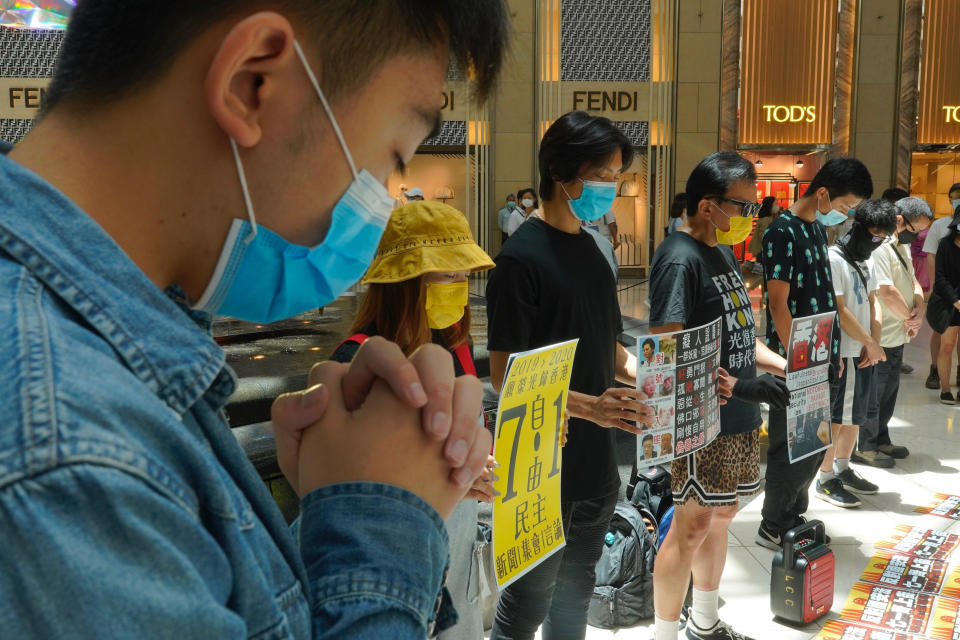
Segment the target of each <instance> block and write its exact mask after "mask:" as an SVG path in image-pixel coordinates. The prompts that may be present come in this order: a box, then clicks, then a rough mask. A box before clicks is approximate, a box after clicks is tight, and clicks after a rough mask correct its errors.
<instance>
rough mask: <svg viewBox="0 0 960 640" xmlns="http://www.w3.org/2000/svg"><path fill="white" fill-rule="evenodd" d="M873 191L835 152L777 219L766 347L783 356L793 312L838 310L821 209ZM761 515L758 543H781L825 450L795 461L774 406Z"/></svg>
mask: <svg viewBox="0 0 960 640" xmlns="http://www.w3.org/2000/svg"><path fill="white" fill-rule="evenodd" d="M872 193H873V181H872V179H871V178H870V172H869V171H867V168H866V167H865V166H864V165H863V163H862V162H860V161H859V160H857V159H855V158H835V159H833V160H831V161H829V162H828V163H827V164H825V165H824V166H823V168H822V169H820V171H819V172H818V173H817V175H816V176H815V177H814V179H813V182H811V183H810V187H809V188H808V189H807V192H806V194H804V196H803V197H802V198H800V199H799V200H797V201H796V202H795V203H794V204H793V206H791V207H790V209H788V210H787V211H784V212H783V213H782V214H781V215H780V216H779V217H778V218H777V219H776V220H774V221H773V222H772V223H771V224H770V227H769V228H768V229H767V232H766V233H765V234H764V236H763V270H764V279H765V281H766V287H765V289H766V296H767V298H766V301H767V304H766V307H767V346H769V347H770V348H771V349H772V350H774V351H776V352H778V353H780V354H781V355H784V356H785V355H786V350H785V348H784V344H786V342H787V341H788V340H789V339H790V325H791V322H792V321H793V318H801V317H804V316H810V315H814V314H817V313H826V312H828V311H835V310H836V308H837V304H836V300H835V298H834V294H833V276H832V273H831V270H830V260H829V258H828V256H827V233H826V230H825V228H824V226H823V225H822V224H821V223H820V222H819V221H818V220H817V214H818V213H819V214H821V215H825V216H829V215H830V214H832V213H835V212H839V213H842V214H846V212H847V211H849V210H850V209H852V208H854V207H856V206H857V205H858V204H859V203H860V202H862V201H863V200H865V199H867V198H869V197H870V195H871V194H872ZM832 351H833V354H832V355H833V358H832V360H833V364H832V365H831V368H832V369H833V372H834V374H835V375H839V374H840V366H842V365H841V363H840V329H839V326H838V325H837V324H836V322H835V323H834V331H833V340H832ZM769 433H770V446H769V448H768V450H767V470H766V476H765V477H766V486H765V489H764V491H765V495H764V499H763V511H762V513H763V520H762V522H761V523H760V528H759V530H758V531H757V537H756V539H755V540H756V543H757V544H759V545H760V546H763V547H766V548H768V549H772V550H777V549H780V548H781V546H782V542H783V534H784V533H786V532H787V530H789V529H791V528H793V527H794V526H796V525H798V524H800V523H801V522H803V521H804V518H803V514H804V513H805V512H806V510H807V507H808V506H809V503H810V498H809V489H810V483H811V482H813V479H814V477H815V476H816V474H817V471H818V470H819V468H820V464H821V462H822V460H823V454H822V453H821V454H819V455H814V456H810V457H807V458H804V459H803V460H798V461H796V462H794V463H793V464H791V463H790V457H789V449H788V443H787V413H786V411H785V410H774V409H772V408H771V410H770V426H769Z"/></svg>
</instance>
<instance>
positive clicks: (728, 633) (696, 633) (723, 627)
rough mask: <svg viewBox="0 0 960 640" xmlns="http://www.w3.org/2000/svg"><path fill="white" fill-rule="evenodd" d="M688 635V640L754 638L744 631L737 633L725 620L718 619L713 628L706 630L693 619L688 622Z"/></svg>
mask: <svg viewBox="0 0 960 640" xmlns="http://www.w3.org/2000/svg"><path fill="white" fill-rule="evenodd" d="M686 635H687V639H688V640H753V638H750V637H748V636H745V635H743V634H742V633H737V632H736V631H734V630H733V629H731V628H730V625H728V624H727V623H726V622H724V621H723V620H720V621H718V622H717V624H715V625H713V628H712V629H708V630H706V631H704V630H701V629H699V628H697V625H696V624H695V623H694V622H693V621H692V620H691V621H690V622H689V623H688V624H687V629H686Z"/></svg>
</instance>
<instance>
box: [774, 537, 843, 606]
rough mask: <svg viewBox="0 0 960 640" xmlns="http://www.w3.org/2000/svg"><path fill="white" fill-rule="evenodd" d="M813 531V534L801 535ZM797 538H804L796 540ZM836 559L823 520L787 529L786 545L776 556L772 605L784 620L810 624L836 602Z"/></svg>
mask: <svg viewBox="0 0 960 640" xmlns="http://www.w3.org/2000/svg"><path fill="white" fill-rule="evenodd" d="M811 530H812V531H813V532H814V535H813V537H812V538H811V537H809V536H807V537H801V535H802V534H804V533H807V532H809V531H811ZM797 538H801V539H800V540H799V542H796V540H797ZM835 571H836V560H835V558H834V556H833V551H831V550H830V547H828V546H827V545H826V533H825V532H824V528H823V523H822V522H821V521H819V520H811V521H810V522H805V523H803V524H801V525H799V526H796V527H794V528H793V529H790V530H789V531H787V533H786V534H785V535H784V536H783V549H782V550H780V551H778V552H777V555H775V556H774V557H773V566H772V569H771V571H770V609H771V610H772V611H773V615H774V616H775V617H777V618H779V619H781V620H784V621H786V622H790V623H793V624H797V625H806V624H810V623H811V622H813V621H814V620H816V619H817V618H819V617H821V616H822V615H824V614H825V613H827V612H828V611H830V607H832V606H833V577H834V572H835Z"/></svg>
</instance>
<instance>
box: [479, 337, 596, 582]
mask: <svg viewBox="0 0 960 640" xmlns="http://www.w3.org/2000/svg"><path fill="white" fill-rule="evenodd" d="M577 343H578V341H577V340H570V341H569V342H563V343H560V344H555V345H551V346H548V347H543V348H540V349H534V350H532V351H524V352H522V353H514V354H512V355H511V356H510V359H509V360H508V361H507V374H506V376H505V377H504V380H503V390H502V392H501V393H500V402H499V405H498V407H497V429H496V434H495V437H494V445H493V446H494V456H495V457H496V459H497V461H498V462H499V463H500V464H501V467H500V469H499V470H498V471H497V475H498V476H499V478H500V479H499V480H497V481H496V482H495V483H494V485H493V486H494V489H496V490H497V491H499V492H500V495H499V496H498V497H497V498H495V499H494V503H493V560H494V568H495V569H496V574H497V584H498V585H499V587H500V588H501V589H502V588H503V587H506V586H507V585H509V584H510V583H512V582H514V581H515V580H517V579H518V578H520V577H521V576H523V575H524V574H526V573H527V572H528V571H530V570H531V569H533V568H534V567H535V566H537V565H538V564H540V563H541V562H543V561H544V560H546V559H547V558H548V557H550V556H551V555H553V554H554V553H556V552H557V551H558V550H560V549H561V548H563V546H564V545H565V544H566V542H565V540H564V535H563V522H562V519H561V515H560V470H561V468H562V462H563V460H562V458H563V450H562V448H561V447H562V445H561V430H562V429H563V426H564V420H563V416H564V413H565V412H566V408H567V395H568V393H569V390H570V373H571V371H572V369H573V359H574V355H576V351H577Z"/></svg>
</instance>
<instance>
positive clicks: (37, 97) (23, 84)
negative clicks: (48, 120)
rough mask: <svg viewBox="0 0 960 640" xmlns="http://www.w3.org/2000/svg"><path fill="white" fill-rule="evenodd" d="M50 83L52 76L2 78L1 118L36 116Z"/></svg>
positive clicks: (0, 92) (22, 118)
mask: <svg viewBox="0 0 960 640" xmlns="http://www.w3.org/2000/svg"><path fill="white" fill-rule="evenodd" d="M49 84H50V78H0V118H11V119H19V120H32V119H33V118H36V117H37V114H39V113H40V109H41V108H42V107H43V100H44V98H45V97H46V95H47V86H48V85H49Z"/></svg>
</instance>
